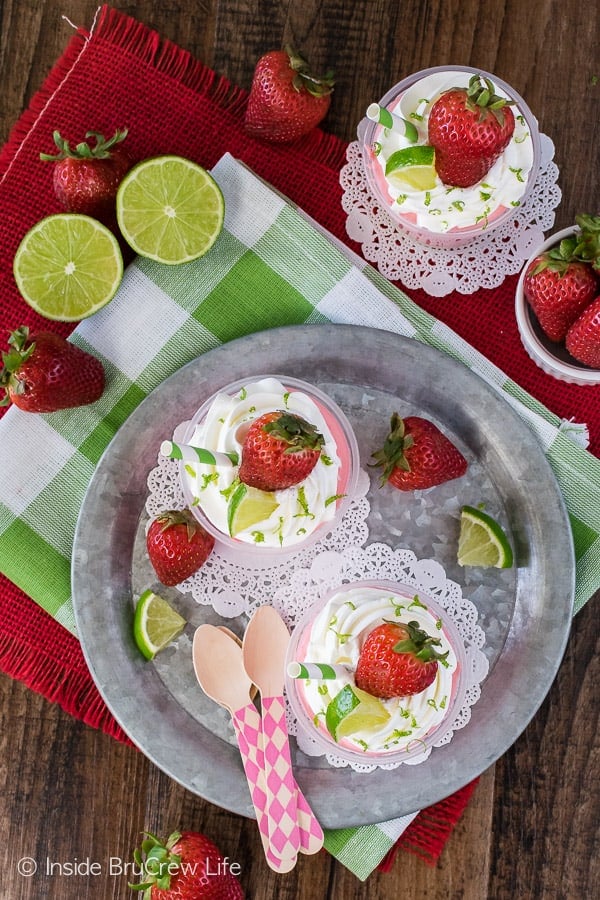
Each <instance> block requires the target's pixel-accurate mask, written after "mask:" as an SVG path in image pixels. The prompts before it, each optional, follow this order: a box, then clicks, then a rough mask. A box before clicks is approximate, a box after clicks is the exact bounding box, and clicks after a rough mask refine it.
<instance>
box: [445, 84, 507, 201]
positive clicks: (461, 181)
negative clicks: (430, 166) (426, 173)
mask: <svg viewBox="0 0 600 900" xmlns="http://www.w3.org/2000/svg"><path fill="white" fill-rule="evenodd" d="M511 104H512V101H511V100H506V98H504V97H499V96H498V95H497V94H496V93H495V90H494V85H493V84H492V82H491V81H490V80H489V78H483V77H482V76H481V75H473V77H472V78H471V79H470V81H469V86H468V87H467V88H461V87H455V88H451V89H450V90H448V91H444V93H443V94H441V95H440V97H438V99H437V100H436V101H435V103H434V104H433V106H432V107H431V111H430V113H429V120H428V125H427V129H428V140H429V143H430V144H431V146H432V147H434V148H435V168H436V172H437V173H438V175H439V177H440V178H441V180H442V181H443V182H444V184H448V185H452V186H454V187H470V186H471V185H473V184H477V182H478V181H482V180H483V178H485V176H486V175H487V173H488V172H489V170H490V169H491V168H492V166H493V165H494V163H495V162H496V160H497V159H498V157H499V156H500V154H501V153H502V151H503V150H504V148H505V147H506V146H507V144H508V142H509V141H510V139H511V137H512V134H513V131H514V129H515V118H514V115H513V112H512V110H511V108H510V105H511Z"/></svg>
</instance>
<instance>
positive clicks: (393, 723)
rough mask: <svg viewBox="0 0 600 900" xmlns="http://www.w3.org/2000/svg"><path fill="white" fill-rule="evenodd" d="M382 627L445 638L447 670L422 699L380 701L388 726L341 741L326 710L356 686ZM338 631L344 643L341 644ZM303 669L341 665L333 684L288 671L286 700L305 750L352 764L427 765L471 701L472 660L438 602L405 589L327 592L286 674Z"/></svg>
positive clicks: (387, 585)
mask: <svg viewBox="0 0 600 900" xmlns="http://www.w3.org/2000/svg"><path fill="white" fill-rule="evenodd" d="M415 594H417V596H418V601H415ZM384 619H385V620H386V621H390V620H391V621H398V622H409V621H413V620H417V621H418V622H419V624H420V625H421V627H423V628H424V630H426V631H428V633H430V634H434V635H436V636H438V637H440V639H441V641H442V645H441V647H440V650H441V651H442V652H444V651H445V650H447V649H449V650H450V653H449V656H448V662H449V665H448V666H442V665H441V664H440V666H439V668H438V675H437V677H436V681H434V683H433V684H432V685H431V686H430V687H429V688H427V689H426V690H425V691H424V692H422V693H421V694H417V695H414V696H413V697H399V698H394V699H392V700H385V701H382V703H383V704H384V706H385V707H386V709H387V710H388V712H389V713H390V719H389V720H388V721H387V722H385V723H384V724H382V725H376V726H374V728H373V729H371V730H370V731H369V730H368V729H367V730H366V731H365V732H357V733H356V734H355V735H352V736H349V737H344V738H342V739H340V740H339V741H336V740H335V739H334V737H333V736H332V735H331V734H330V733H329V731H328V730H327V727H326V725H325V709H326V707H327V705H328V704H329V702H330V700H331V699H332V698H333V697H335V696H336V695H337V694H338V693H339V692H340V691H341V690H342V689H343V688H344V686H345V685H347V684H350V685H351V686H354V674H353V673H354V668H355V665H356V661H357V658H358V652H359V650H360V647H361V646H362V644H363V642H364V640H365V639H366V637H367V635H368V633H369V632H370V631H371V630H372V629H373V628H374V627H376V626H377V625H379V624H381V622H382V621H383V620H384ZM336 631H337V632H338V633H339V634H342V635H343V640H342V641H341V642H340V641H339V640H338V639H337V638H336V634H335V632H336ZM349 633H350V634H349ZM307 654H308V655H309V656H310V657H311V659H308V658H307ZM317 655H318V656H319V658H317V659H315V658H313V657H315V656H317ZM304 662H313V663H326V664H328V665H337V666H340V667H342V668H344V669H346V671H345V672H344V673H343V674H340V675H339V676H338V677H336V678H335V679H330V680H317V679H314V678H313V679H309V680H308V681H307V680H304V679H302V678H296V677H291V676H290V674H289V671H288V673H287V676H286V692H287V696H288V699H289V702H290V706H291V709H292V712H293V714H294V716H295V717H296V719H297V723H298V742H299V745H300V746H301V747H302V746H305V747H306V746H308V747H310V746H311V745H312V746H313V747H314V748H316V752H319V753H321V754H327V753H329V754H332V755H333V756H335V757H338V758H340V759H343V760H344V761H346V762H348V763H351V764H352V763H354V764H358V765H364V764H367V765H386V766H387V765H394V764H397V763H402V762H406V761H407V760H413V761H418V760H417V758H418V757H423V758H426V756H427V755H428V754H429V751H430V748H432V747H433V746H434V745H436V744H437V743H438V742H440V741H442V739H444V743H446V742H447V739H445V736H446V735H449V732H450V731H451V726H452V723H453V722H454V721H455V719H456V716H457V714H458V712H459V710H460V708H461V705H462V704H463V702H464V699H465V667H466V654H465V648H464V644H463V641H462V638H461V637H460V634H459V632H458V630H457V628H456V626H455V625H454V623H453V622H452V620H451V618H450V617H449V615H448V614H447V613H446V612H445V610H443V609H442V607H440V605H439V604H438V603H436V602H435V600H433V598H432V597H430V596H428V595H426V594H424V593H423V592H422V591H418V592H417V591H416V590H415V588H414V587H412V586H410V585H406V584H402V583H393V582H387V581H360V582H354V583H351V584H345V585H342V586H340V587H337V588H335V589H334V590H332V591H330V592H328V593H327V595H326V596H325V597H323V598H322V599H321V600H319V601H318V602H317V603H315V604H314V605H313V606H312V607H311V608H310V609H309V610H308V611H307V612H306V613H305V615H304V616H303V617H302V619H301V620H300V621H299V622H298V624H297V626H296V628H295V629H294V631H293V633H292V637H291V641H290V646H289V650H288V656H287V662H286V666H290V664H291V663H304ZM448 739H449V737H448ZM371 748H372V749H371ZM308 752H311V751H308Z"/></svg>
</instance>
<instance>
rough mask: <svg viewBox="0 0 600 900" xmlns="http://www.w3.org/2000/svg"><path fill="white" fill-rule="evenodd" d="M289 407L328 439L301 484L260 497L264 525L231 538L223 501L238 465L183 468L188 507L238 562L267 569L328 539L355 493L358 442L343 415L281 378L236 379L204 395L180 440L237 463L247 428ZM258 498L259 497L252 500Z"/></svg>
mask: <svg viewBox="0 0 600 900" xmlns="http://www.w3.org/2000/svg"><path fill="white" fill-rule="evenodd" d="M277 409H287V410H288V411H290V412H296V413H298V414H299V415H301V416H302V417H303V418H305V419H306V420H307V421H310V422H311V424H313V425H315V426H316V427H317V428H318V429H319V431H321V433H322V434H323V436H324V437H325V445H324V447H323V450H322V452H321V458H320V460H319V462H318V463H317V465H316V466H315V469H314V470H313V472H312V473H311V474H310V475H309V476H308V478H307V479H306V480H305V481H304V482H302V483H301V484H299V485H297V486H295V487H291V488H287V489H286V490H283V491H275V492H273V493H270V494H266V493H265V492H260V493H261V494H263V493H265V496H266V497H267V501H268V503H270V508H269V507H267V509H266V510H265V513H266V519H265V520H260V521H257V522H252V523H251V524H249V525H248V527H247V528H245V529H244V530H243V531H241V532H239V533H236V534H235V535H232V533H231V528H230V522H229V521H228V503H230V501H231V497H232V495H233V491H234V490H235V488H236V486H237V485H238V479H237V470H238V467H237V466H233V467H232V468H231V469H229V470H224V471H223V470H220V469H219V468H215V467H212V466H200V467H193V470H191V469H190V467H189V465H188V464H186V463H184V462H183V461H182V462H181V463H180V480H181V485H182V489H183V494H184V497H185V500H186V503H187V504H188V505H189V507H190V509H191V511H192V513H193V514H194V516H195V517H196V518H197V520H198V521H199V522H200V523H201V524H202V525H203V526H204V527H205V528H206V530H207V531H209V532H210V533H211V534H212V535H213V536H214V537H215V540H216V541H217V542H218V545H219V548H218V549H219V550H220V551H221V552H222V553H223V552H224V553H225V555H229V556H231V558H232V559H235V560H236V561H237V562H240V563H243V564H246V565H258V566H265V565H271V564H275V563H277V562H278V561H280V560H282V559H285V558H286V557H287V556H291V555H293V554H294V553H297V552H298V551H299V550H302V549H304V548H306V547H308V546H311V545H312V544H314V543H316V542H317V541H318V540H319V539H321V538H323V537H325V535H326V534H328V532H330V531H331V530H332V529H333V528H334V527H335V526H336V525H337V524H338V523H339V522H340V520H341V518H342V517H343V515H344V513H345V512H346V510H347V508H348V506H349V504H350V502H351V500H352V497H353V496H354V494H355V492H356V486H357V481H358V475H359V472H360V458H359V452H358V445H357V442H356V437H355V435H354V432H353V430H352V426H351V425H350V423H349V421H348V419H347V418H346V416H345V415H344V413H343V412H342V410H341V409H340V408H339V407H338V406H337V404H336V403H334V401H333V400H331V399H330V398H329V397H328V396H327V395H326V394H325V393H324V392H323V391H321V390H319V389H318V388H316V387H314V386H313V385H311V384H308V383H307V382H305V381H301V380H299V379H297V378H291V377H288V376H285V375H262V376H253V377H251V378H246V379H239V380H238V381H235V382H233V383H231V384H228V385H224V387H223V388H222V389H221V390H220V391H218V392H217V393H215V394H214V395H213V396H211V397H209V398H208V399H207V400H206V402H205V403H203V405H202V406H201V407H200V409H199V410H198V411H197V412H196V414H195V415H194V417H193V418H192V420H191V422H190V423H189V425H188V427H187V429H186V431H185V433H184V435H183V437H182V442H183V443H186V444H191V445H193V446H197V447H204V448H206V449H209V450H212V451H232V450H233V451H235V452H237V453H238V455H239V457H240V459H241V448H242V444H243V436H244V426H246V427H247V424H248V423H249V422H250V421H252V420H253V419H255V418H257V417H258V416H260V415H262V414H263V413H265V412H269V411H272V410H277ZM254 496H255V497H256V494H254Z"/></svg>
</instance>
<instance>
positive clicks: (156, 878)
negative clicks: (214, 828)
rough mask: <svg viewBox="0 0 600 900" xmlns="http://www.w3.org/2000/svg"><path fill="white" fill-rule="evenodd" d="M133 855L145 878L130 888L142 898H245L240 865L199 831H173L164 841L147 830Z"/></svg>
mask: <svg viewBox="0 0 600 900" xmlns="http://www.w3.org/2000/svg"><path fill="white" fill-rule="evenodd" d="M133 858H134V861H135V864H136V866H137V868H138V869H139V872H140V877H141V878H142V879H143V881H141V882H140V883H139V884H130V885H129V887H130V888H132V890H134V891H143V892H144V893H143V895H142V896H143V900H244V892H243V890H242V886H241V885H240V883H239V881H238V880H237V878H236V877H235V874H234V866H236V865H237V864H235V863H230V862H229V859H228V857H226V856H223V855H222V854H221V851H220V850H219V848H218V847H217V846H216V845H215V844H214V843H213V842H212V841H211V840H209V838H207V837H206V836H205V835H203V834H200V833H199V832H197V831H183V832H181V833H180V832H174V833H173V834H172V835H171V836H170V837H169V838H168V840H167V841H165V842H164V843H163V841H161V840H160V839H159V838H157V837H156V836H155V835H153V834H149V833H147V834H146V838H145V840H144V841H143V842H142V846H141V848H140V849H138V850H136V851H135V852H134V854H133Z"/></svg>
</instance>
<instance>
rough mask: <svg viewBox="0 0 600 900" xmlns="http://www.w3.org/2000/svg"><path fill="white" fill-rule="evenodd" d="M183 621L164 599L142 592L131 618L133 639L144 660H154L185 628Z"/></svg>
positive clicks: (151, 592) (148, 592)
mask: <svg viewBox="0 0 600 900" xmlns="http://www.w3.org/2000/svg"><path fill="white" fill-rule="evenodd" d="M185 624H186V622H185V619H184V618H183V617H182V616H180V615H179V613H178V612H177V611H176V610H174V609H173V607H172V606H171V604H170V603H168V602H167V601H166V600H165V599H164V597H161V596H160V595H159V594H155V593H154V591H152V590H146V591H144V592H143V593H142V594H141V595H140V597H139V599H138V601H137V604H136V607H135V613H134V617H133V638H134V641H135V644H136V646H137V648H138V650H139V651H140V652H141V653H142V655H143V656H145V658H146V659H154V657H155V656H156V654H157V653H159V652H160V651H161V650H164V648H165V647H166V646H168V645H169V644H170V643H171V642H172V641H174V640H175V638H177V637H179V635H180V634H181V632H182V631H183V629H184V627H185Z"/></svg>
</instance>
